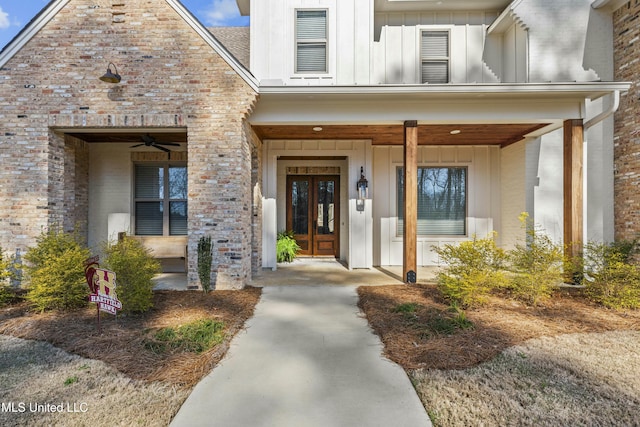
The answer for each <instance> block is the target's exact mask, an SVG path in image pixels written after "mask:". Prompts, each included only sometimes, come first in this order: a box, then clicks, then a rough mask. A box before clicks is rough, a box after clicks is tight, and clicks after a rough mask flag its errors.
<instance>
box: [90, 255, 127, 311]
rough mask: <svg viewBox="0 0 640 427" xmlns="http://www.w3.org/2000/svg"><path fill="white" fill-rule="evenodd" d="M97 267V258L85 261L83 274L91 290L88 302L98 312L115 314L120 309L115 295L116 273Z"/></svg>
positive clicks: (119, 303)
mask: <svg viewBox="0 0 640 427" xmlns="http://www.w3.org/2000/svg"><path fill="white" fill-rule="evenodd" d="M99 267H100V266H99V264H98V257H97V256H95V257H93V258H89V259H88V260H87V261H85V268H84V273H85V277H86V279H87V284H88V285H89V289H90V290H91V294H90V295H89V301H91V302H95V303H96V304H97V305H98V310H99V311H104V312H107V313H110V314H116V313H117V310H120V309H121V308H122V303H121V302H120V301H119V300H118V295H117V294H116V273H114V272H113V271H110V270H105V269H104V268H99ZM98 316H99V315H98ZM98 319H99V317H98Z"/></svg>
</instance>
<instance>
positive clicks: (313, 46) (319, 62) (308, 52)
mask: <svg viewBox="0 0 640 427" xmlns="http://www.w3.org/2000/svg"><path fill="white" fill-rule="evenodd" d="M326 72H327V11H326V10H296V73H326Z"/></svg>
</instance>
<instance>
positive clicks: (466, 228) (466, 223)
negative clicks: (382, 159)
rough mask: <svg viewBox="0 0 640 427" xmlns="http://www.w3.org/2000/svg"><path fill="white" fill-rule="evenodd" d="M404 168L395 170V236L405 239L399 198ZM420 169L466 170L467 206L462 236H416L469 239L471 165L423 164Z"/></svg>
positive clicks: (423, 236) (399, 166) (465, 206)
mask: <svg viewBox="0 0 640 427" xmlns="http://www.w3.org/2000/svg"><path fill="white" fill-rule="evenodd" d="M403 169H404V166H402V165H397V166H396V168H395V176H394V181H395V186H394V187H395V200H394V201H393V203H394V205H395V209H396V213H395V217H396V225H395V236H396V237H398V238H402V237H403V233H401V232H400V221H401V218H402V220H403V216H404V211H402V212H401V211H399V209H400V206H399V197H400V191H399V190H400V186H399V181H398V176H399V175H398V174H399V171H401V170H403ZM418 169H464V170H465V182H464V194H465V205H464V233H462V234H442V233H440V234H419V233H418V232H416V236H417V237H418V238H420V239H433V238H447V239H456V238H466V237H469V203H470V201H469V200H470V199H469V198H470V195H469V185H470V183H469V176H470V165H466V164H463V165H460V164H435V165H434V164H422V165H418Z"/></svg>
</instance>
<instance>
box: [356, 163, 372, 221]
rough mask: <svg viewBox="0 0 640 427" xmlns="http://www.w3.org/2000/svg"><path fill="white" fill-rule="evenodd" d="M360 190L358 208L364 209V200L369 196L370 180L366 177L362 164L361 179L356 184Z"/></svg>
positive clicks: (357, 201)
mask: <svg viewBox="0 0 640 427" xmlns="http://www.w3.org/2000/svg"><path fill="white" fill-rule="evenodd" d="M356 189H357V190H358V198H357V199H356V210H357V211H359V212H363V211H364V201H365V200H366V198H367V197H369V181H367V179H366V178H365V177H364V168H363V167H362V166H360V179H359V180H358V183H357V184H356Z"/></svg>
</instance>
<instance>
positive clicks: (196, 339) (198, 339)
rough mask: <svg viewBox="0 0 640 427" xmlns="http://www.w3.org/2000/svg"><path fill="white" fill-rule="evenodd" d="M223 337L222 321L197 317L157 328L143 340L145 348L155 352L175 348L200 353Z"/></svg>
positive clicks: (163, 351)
mask: <svg viewBox="0 0 640 427" xmlns="http://www.w3.org/2000/svg"><path fill="white" fill-rule="evenodd" d="M224 338H225V334H224V322H218V321H215V320H213V319H198V320H194V321H192V322H189V323H187V324H185V325H180V326H178V327H166V328H162V329H160V330H158V331H157V332H156V333H155V334H153V337H152V338H151V339H149V340H147V341H146V342H145V348H148V349H150V350H151V351H153V352H155V353H165V352H167V351H176V350H179V351H188V352H192V353H202V352H203V351H206V350H209V349H211V348H212V347H214V346H216V345H218V344H220V343H221V342H222V341H223V340H224Z"/></svg>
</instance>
